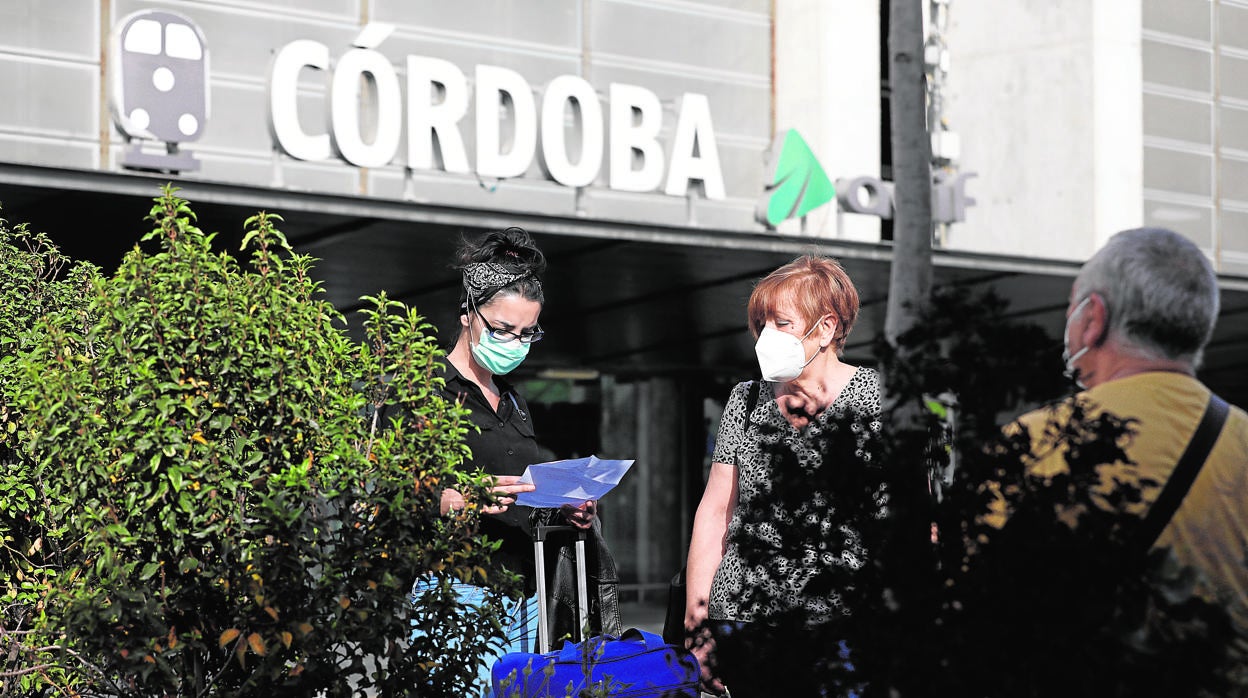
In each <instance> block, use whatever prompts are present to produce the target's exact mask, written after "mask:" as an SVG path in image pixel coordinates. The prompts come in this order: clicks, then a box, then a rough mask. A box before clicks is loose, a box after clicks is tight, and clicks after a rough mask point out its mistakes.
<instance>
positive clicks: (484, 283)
mask: <svg viewBox="0 0 1248 698" xmlns="http://www.w3.org/2000/svg"><path fill="white" fill-rule="evenodd" d="M529 278H531V279H533V281H534V282H536V283H538V284H539V285H540V284H541V282H540V281H538V279H537V277H536V276H533V272H531V271H529V270H527V269H517V268H515V267H511V266H507V265H504V264H498V263H496V262H473V263H471V264H469V265H467V266H465V267H464V291H466V292H467V293H468V300H470V301H472V303H473V304H474V305H476V304H479V303H481V301H484V300H486V299H488V298H489V297H490V296H493V295H494V294H495V293H497V292H498V291H499V289H501V288H503V287H505V286H508V285H510V284H513V283H515V282H517V281H520V280H522V279H529Z"/></svg>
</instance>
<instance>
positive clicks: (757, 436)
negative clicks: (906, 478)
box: [685, 256, 883, 698]
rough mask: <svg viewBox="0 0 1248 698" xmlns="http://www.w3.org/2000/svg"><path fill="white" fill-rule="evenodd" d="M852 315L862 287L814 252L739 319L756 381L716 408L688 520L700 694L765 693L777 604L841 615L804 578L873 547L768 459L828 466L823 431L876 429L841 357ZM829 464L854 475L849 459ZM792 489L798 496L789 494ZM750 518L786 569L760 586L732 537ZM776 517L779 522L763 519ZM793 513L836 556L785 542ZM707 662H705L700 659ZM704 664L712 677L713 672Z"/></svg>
mask: <svg viewBox="0 0 1248 698" xmlns="http://www.w3.org/2000/svg"><path fill="white" fill-rule="evenodd" d="M857 315H858V292H857V290H855V289H854V285H853V283H852V282H851V281H850V279H849V276H848V275H847V274H846V273H845V270H844V269H842V268H841V266H840V265H839V264H837V263H836V262H835V261H834V260H831V259H826V258H822V257H811V256H807V257H800V258H798V259H796V260H794V261H793V262H790V263H789V264H786V265H785V266H783V267H781V268H779V269H777V270H776V271H774V272H772V273H771V274H769V275H768V276H767V278H765V279H763V280H762V281H760V282H759V283H758V285H757V286H755V288H754V292H753V293H752V294H751V295H750V301H749V305H748V307H747V317H748V320H749V326H750V331H751V332H752V333H753V334H754V336H755V338H756V339H757V344H756V346H755V352H756V354H757V355H758V366H759V369H760V370H761V371H762V378H763V380H762V381H760V382H755V381H748V382H745V383H741V384H739V385H737V386H736V387H735V388H734V389H733V391H732V394H731V395H730V396H729V398H728V404H727V405H726V406H725V408H724V414H723V418H722V419H721V420H720V426H719V433H718V435H717V436H716V439H715V451H714V453H713V454H712V456H711V461H712V463H711V472H710V476H709V477H708V478H707V483H706V491H705V492H704V493H703V495H702V502H701V503H700V504H699V505H698V511H697V514H696V516H695V517H694V524H693V536H692V538H691V540H690V543H689V556H688V564H687V567H686V576H685V584H686V586H685V590H686V605H685V628H686V630H687V631H690V632H693V633H695V634H696V639H691V640H690V641H689V642H688V643H687V644H688V645H689V647H690V649H692V651H693V652H694V654H696V655H697V656H698V659H699V661H700V663H701V666H702V667H703V670H704V671H703V683H704V687H705V688H706V689H708V690H710V691H713V692H721V689H722V688H723V686H724V685H726V686H727V688H728V690H730V691H731V692H732V694H733V695H734V696H743V697H744V698H749V697H750V696H767V695H774V693H775V691H774V689H775V685H774V683H775V674H774V671H772V668H773V667H774V660H775V657H774V656H771V655H770V654H769V653H768V652H767V651H763V648H773V647H774V648H776V649H775V650H774V651H775V652H783V651H785V649H784V648H791V647H792V645H791V644H790V643H791V642H792V638H791V637H775V636H772V635H769V634H768V633H769V632H771V631H770V630H769V628H770V627H771V626H770V625H769V621H770V619H773V618H775V617H776V616H775V614H776V612H777V609H786V610H793V609H801V610H802V611H804V612H805V614H806V615H807V616H808V618H807V619H808V620H809V621H811V622H812V623H826V622H831V621H832V620H833V619H835V618H839V617H841V616H843V615H844V614H847V613H849V612H850V609H847V608H845V607H844V604H843V602H842V594H841V593H840V592H841V591H842V590H840V589H827V588H823V587H819V588H818V589H816V588H814V587H817V586H819V585H811V587H812V588H810V589H808V588H807V582H808V581H809V580H811V579H812V578H816V577H818V573H819V572H820V571H821V570H822V569H823V568H825V567H827V566H830V565H835V566H838V567H846V568H849V569H855V570H856V569H859V568H861V567H862V566H863V565H864V564H865V562H866V558H867V556H868V555H869V554H870V553H871V552H873V551H869V550H867V549H866V548H865V547H864V546H863V545H860V538H861V536H860V535H859V534H858V532H857V531H856V530H852V529H853V527H852V526H849V525H845V526H840V525H835V526H834V525H832V524H833V517H832V514H831V512H830V510H828V509H827V508H825V507H823V506H822V504H820V502H824V503H826V502H828V501H831V500H830V497H829V494H830V493H829V492H827V491H818V487H815V486H812V484H811V482H810V481H809V480H805V479H802V478H793V477H791V476H790V477H788V478H784V477H780V476H779V475H777V473H778V471H779V468H780V467H781V466H779V465H773V461H772V458H773V454H774V453H775V452H776V447H775V446H776V444H783V445H784V448H785V449H789V450H790V451H789V452H787V455H786V457H792V458H794V459H795V461H793V462H798V463H801V464H802V465H803V468H808V469H809V470H804V471H803V472H814V471H816V470H818V469H820V468H824V467H825V463H824V457H825V455H827V454H828V453H830V451H827V450H825V448H826V446H827V444H828V443H829V440H830V438H832V437H828V436H827V434H829V433H832V432H834V431H835V432H836V433H837V434H845V435H846V438H852V439H856V440H858V441H857V444H856V445H857V446H858V448H861V446H862V444H864V443H865V439H866V438H869V437H870V435H871V434H875V433H878V431H879V428H880V425H879V420H878V417H879V410H880V389H879V378H878V375H877V374H876V372H875V371H873V370H871V369H869V368H858V367H856V366H851V365H849V364H847V363H844V362H842V361H841V359H840V352H841V350H842V349H843V348H844V346H845V339H846V337H847V336H848V334H849V331H850V329H851V328H852V327H853V324H854V320H855V319H856V317H857ZM750 405H753V407H752V408H751V407H750ZM841 418H849V419H850V420H852V422H851V425H850V428H847V429H837V428H834V427H838V426H839V425H837V424H835V423H834V420H839V419H841ZM859 418H860V419H859ZM864 427H865V428H864ZM820 434H822V436H820ZM859 439H861V440H859ZM850 450H851V452H852V449H850ZM826 467H827V468H852V467H855V462H853V461H851V462H844V463H842V462H837V463H827V464H826ZM824 472H827V471H826V470H825V471H824ZM793 487H801V488H802V489H801V491H798V492H794V491H792V488H793ZM843 496H870V495H860V494H851V493H848V492H846V493H843ZM882 501H883V500H882V499H881V498H876V499H875V500H874V502H873V504H875V505H877V506H882V505H881V502H882ZM759 511H763V512H768V516H769V517H773V516H774V518H769V519H768V520H767V521H766V522H764V523H763V524H762V525H763V527H764V528H767V530H768V531H772V532H774V533H775V535H774V536H772V537H770V538H768V539H767V545H766V546H762V547H766V548H767V550H768V551H771V552H774V554H775V555H777V556H780V557H782V558H784V559H783V563H784V564H777V565H771V566H766V567H765V569H769V570H772V571H771V572H769V573H767V574H764V575H763V576H764V577H765V578H763V579H760V577H759V575H760V572H759V571H758V570H759V569H764V567H760V566H758V564H757V558H756V556H757V555H758V553H757V551H753V550H752V549H751V547H750V546H751V544H750V543H749V542H748V536H746V537H745V538H742V536H741V535H730V534H729V531H734V532H737V533H740V532H741V531H743V530H745V528H746V527H747V526H753V524H752V523H747V522H749V521H750V520H751V519H750V516H751V514H750V512H759ZM776 511H780V512H781V513H780V514H774V515H773V514H772V513H771V512H776ZM799 512H800V513H801V515H802V516H803V517H810V516H813V517H815V519H816V520H815V521H813V522H812V521H810V520H809V518H804V519H803V521H804V522H805V523H804V524H803V525H807V524H809V525H813V526H818V527H819V529H820V530H823V528H824V527H826V528H827V530H828V531H829V534H828V540H829V541H830V545H833V546H839V547H841V548H843V550H844V554H842V555H837V556H829V555H825V554H823V552H826V551H821V550H813V549H810V548H808V547H803V545H804V544H803V543H802V542H801V541H800V540H796V539H795V538H793V537H786V536H785V534H784V532H783V531H784V530H785V527H784V525H783V522H784V521H792V520H794V519H795V516H796V514H797V513H799ZM777 522H779V523H777ZM760 530H761V529H760ZM767 535H770V534H767ZM799 538H800V536H799ZM743 540H745V541H746V542H745V543H742V541H743ZM790 544H791V545H790ZM751 556H755V557H751ZM833 558H834V559H833ZM847 651H848V650H845V649H844V648H842V652H847ZM711 654H714V655H715V661H707V660H708V655H711ZM842 656H845V655H842ZM850 661H852V658H850ZM708 667H714V669H715V671H716V672H717V673H716V674H714V675H712V674H711V671H710V669H708ZM797 693H801V694H802V695H808V694H810V695H813V694H814V693H816V692H804V691H796V692H795V694H797Z"/></svg>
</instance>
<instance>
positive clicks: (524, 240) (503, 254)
mask: <svg viewBox="0 0 1248 698" xmlns="http://www.w3.org/2000/svg"><path fill="white" fill-rule="evenodd" d="M456 258H457V260H458V264H457V265H456V268H458V269H463V268H464V267H465V266H467V265H469V264H471V263H473V262H494V263H496V264H505V265H507V266H510V267H514V268H516V269H517V270H524V271H528V272H529V273H531V274H532V275H533V276H537V277H540V276H541V275H542V274H543V273H544V272H545V271H546V256H545V255H543V254H542V251H541V250H539V249H537V245H536V244H534V243H533V238H532V236H530V235H529V233H528V231H527V230H525V229H524V228H517V227H514V226H513V227H511V228H506V229H504V230H498V231H495V232H492V233H489V234H488V235H486V236H485V237H483V238H480V239H478V240H475V241H474V240H464V243H463V244H462V245H461V246H460V248H459V254H458V255H457V256H456Z"/></svg>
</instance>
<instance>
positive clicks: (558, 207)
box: [0, 0, 771, 232]
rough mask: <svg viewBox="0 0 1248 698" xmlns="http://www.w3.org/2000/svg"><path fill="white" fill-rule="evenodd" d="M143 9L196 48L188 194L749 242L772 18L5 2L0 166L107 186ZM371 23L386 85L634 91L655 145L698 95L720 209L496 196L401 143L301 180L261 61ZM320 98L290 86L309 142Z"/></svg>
mask: <svg viewBox="0 0 1248 698" xmlns="http://www.w3.org/2000/svg"><path fill="white" fill-rule="evenodd" d="M142 9H163V10H168V11H172V12H177V13H180V14H183V15H185V16H186V17H188V18H189V19H191V20H192V21H193V22H194V23H195V24H196V25H198V26H199V27H200V28H201V29H202V31H203V33H204V35H205V38H206V42H207V44H208V51H209V56H210V65H209V76H208V78H209V85H210V90H211V96H210V102H211V107H210V116H209V118H208V120H207V122H206V124H205V128H204V134H203V137H202V138H201V139H200V140H199V141H197V142H194V143H190V144H187V145H186V146H185V148H186V150H189V151H193V152H194V154H195V156H196V158H197V159H198V160H199V161H200V162H201V165H202V166H201V170H200V171H199V172H197V173H188V174H184V175H183V176H184V177H185V178H186V179H202V180H210V181H220V182H228V183H231V184H239V185H246V186H256V187H261V188H280V189H292V190H300V191H310V192H314V193H327V194H338V195H343V194H346V195H362V196H367V197H376V198H383V199H390V200H399V201H402V200H411V201H419V202H423V203H436V204H448V205H453V206H463V207H472V208H484V209H495V210H503V211H508V210H514V211H522V212H525V213H536V214H549V215H558V216H580V217H587V218H591V219H605V220H620V221H626V222H642V223H652V224H664V225H674V226H686V227H693V228H699V227H702V228H717V229H727V230H739V231H748V232H759V231H761V230H762V228H761V226H759V225H758V224H757V223H756V222H755V221H754V215H753V214H754V207H755V204H756V201H757V198H758V196H759V194H760V192H761V188H762V179H763V172H762V169H763V155H762V154H763V151H764V150H765V149H766V146H767V144H768V142H769V139H770V135H771V132H770V95H771V77H770V70H771V63H770V58H771V51H770V36H771V17H770V2H769V0H733V1H732V2H716V1H711V0H645V1H644V2H636V1H633V0H471V1H469V2H444V1H442V0H315V1H312V2H302V1H296V0H256V1H255V2H246V3H242V2H237V1H236V0H195V1H190V0H160V1H152V0H58V1H57V2H46V1H44V0H5V1H4V2H2V3H0V85H4V86H5V88H6V90H7V91H8V92H9V93H10V94H11V95H20V96H21V98H20V99H6V100H3V102H2V103H0V162H8V163H18V164H31V165H40V166H54V167H70V168H79V169H97V170H105V171H112V172H120V171H121V169H120V167H119V165H118V163H119V162H120V161H121V157H122V151H123V148H124V147H125V143H124V140H123V137H122V135H121V134H120V133H119V132H118V130H117V129H115V128H113V126H112V125H111V123H110V119H109V115H108V106H107V94H108V79H107V77H106V73H107V71H108V65H107V62H108V58H107V56H108V46H109V38H108V37H109V33H110V31H111V30H112V28H113V27H114V26H115V25H116V23H117V22H118V21H119V20H121V19H122V18H123V17H125V16H127V15H128V14H130V13H131V12H134V11H137V10H142ZM368 22H385V23H389V24H393V25H394V26H395V28H396V30H395V32H394V33H393V34H392V35H391V36H390V37H389V38H387V39H386V40H385V41H384V42H383V43H382V44H381V45H380V46H379V47H377V50H378V51H380V52H381V53H382V54H383V55H384V56H385V57H386V58H387V59H388V60H389V62H390V63H391V64H392V65H393V66H395V68H396V71H397V73H398V75H399V78H400V81H402V80H403V79H404V75H405V59H406V56H408V55H421V56H430V57H436V58H441V59H445V60H447V61H450V62H451V63H453V64H455V65H456V66H457V67H459V68H460V69H461V70H462V71H463V72H464V73H465V74H466V75H467V76H468V78H469V80H471V78H472V75H473V69H474V66H475V65H478V64H486V65H494V66H501V67H505V68H510V69H512V70H514V71H516V72H518V73H520V74H521V75H522V76H523V77H524V78H525V80H526V81H527V82H528V83H529V85H530V86H531V87H532V89H533V91H534V92H535V96H536V97H537V98H538V100H539V103H540V96H541V90H542V88H543V87H544V86H545V84H546V83H547V82H548V81H549V80H550V79H551V78H553V77H555V76H557V75H575V76H579V77H582V78H584V79H585V80H587V81H588V82H589V83H590V84H591V85H592V87H593V88H594V89H595V91H596V92H597V94H598V96H599V99H600V101H601V102H602V104H603V106H604V110H605V107H606V95H607V89H608V85H609V84H611V83H613V82H622V83H630V84H634V85H638V86H641V87H644V88H646V89H648V90H649V91H651V92H653V93H654V94H655V95H656V96H657V97H658V99H659V100H660V102H661V104H662V106H663V119H662V123H663V125H662V129H661V130H660V134H659V140H660V141H661V142H665V141H667V140H669V139H670V138H671V136H672V134H673V132H674V131H675V125H676V120H677V114H678V110H677V102H678V101H679V99H680V97H681V96H682V95H683V94H684V93H686V92H692V93H698V94H703V95H706V97H707V99H708V100H709V103H710V111H711V116H712V120H713V123H714V132H715V133H714V135H715V137H716V141H717V144H718V149H717V150H718V154H719V159H720V162H721V166H722V171H723V174H724V186H725V190H726V198H725V199H724V200H722V201H709V200H707V199H705V198H703V197H702V196H701V195H700V194H694V195H691V196H688V197H678V196H667V195H665V194H663V193H662V192H641V193H631V192H620V191H615V190H612V189H610V188H608V187H607V186H606V184H605V181H604V180H605V176H606V169H607V168H606V165H605V163H604V166H603V168H602V170H601V173H602V174H601V176H600V177H599V179H598V180H597V181H595V182H594V183H593V184H591V185H590V186H588V187H583V188H581V189H579V190H578V189H574V188H570V187H566V186H563V185H560V184H557V183H555V182H552V181H549V180H547V179H546V178H545V177H544V176H543V175H542V172H541V170H540V167H539V166H538V164H537V158H534V162H533V166H532V167H530V169H529V171H528V172H527V173H526V174H525V175H524V176H522V177H517V178H511V179H504V180H486V181H482V180H480V179H479V178H478V177H476V176H475V175H473V174H465V175H454V174H447V173H445V172H440V171H428V170H419V171H409V170H407V169H406V167H405V157H404V155H405V153H406V135H404V139H403V142H402V143H400V146H399V150H398V153H399V156H398V157H396V158H395V160H394V161H392V162H390V163H389V164H387V165H385V166H382V167H375V168H368V169H362V168H358V167H354V166H352V165H349V164H347V163H345V162H343V161H342V160H338V159H336V158H335V159H330V160H325V161H320V162H306V161H299V160H294V159H291V158H289V157H287V156H285V155H281V154H278V153H276V152H275V150H274V143H273V139H272V138H271V137H270V134H269V131H268V123H267V114H268V111H267V87H268V85H267V71H268V67H269V62H270V59H271V57H272V55H273V54H274V52H275V51H276V50H277V49H278V48H280V47H282V46H284V45H286V44H287V43H289V42H291V41H293V40H296V39H310V40H315V41H318V42H321V43H323V44H325V45H326V46H328V47H329V50H330V57H331V61H336V60H337V59H338V58H339V57H340V56H341V55H342V54H343V53H345V52H346V51H347V50H348V49H349V48H350V46H351V42H352V40H353V39H354V38H355V37H356V35H357V34H358V33H359V31H360V29H361V27H363V26H365V25H366V24H367V23H368ZM327 72H328V71H327ZM326 93H327V88H326V75H325V73H319V72H318V71H313V70H307V69H305V70H303V71H301V73H300V88H299V101H300V121H301V123H303V125H304V127H305V130H307V131H310V132H315V131H323V129H324V126H323V124H324V123H325V120H326V112H327V97H326ZM364 109H365V111H366V110H367V107H365V108H364ZM474 116H475V110H474V109H473V108H472V107H470V109H469V112H468V114H467V115H466V116H465V118H464V120H463V121H462V122H461V129H460V130H461V132H462V133H464V136H465V140H466V141H467V143H466V145H467V148H468V149H469V153H470V154H471V153H472V152H473V149H474V146H475V143H473V141H472V135H473V132H474V129H473V128H472V123H473V119H474ZM504 118H505V117H504ZM569 122H570V120H569ZM504 128H506V127H504ZM669 148H670V146H669ZM669 162H670V158H669ZM692 189H694V190H696V189H697V187H694V188H692Z"/></svg>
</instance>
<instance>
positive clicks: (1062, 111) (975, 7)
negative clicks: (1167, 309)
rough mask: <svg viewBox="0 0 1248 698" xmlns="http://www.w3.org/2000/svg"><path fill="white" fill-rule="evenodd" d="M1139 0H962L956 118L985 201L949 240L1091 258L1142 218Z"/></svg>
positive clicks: (955, 18) (954, 51)
mask: <svg viewBox="0 0 1248 698" xmlns="http://www.w3.org/2000/svg"><path fill="white" fill-rule="evenodd" d="M1139 26H1140V6H1139V2H1138V0H1092V1H1091V2H1089V0H1052V1H1050V2H1042V3H1041V2H1026V3H1023V2H1000V0H955V1H954V2H953V3H952V12H951V15H950V23H949V34H948V46H949V50H950V58H951V68H950V78H949V100H948V111H947V115H948V120H949V123H950V125H951V127H952V128H953V129H954V130H955V131H957V132H958V133H959V134H961V137H962V158H961V164H962V168H963V169H964V170H967V171H975V172H978V173H979V178H978V179H975V180H972V182H971V184H970V186H969V190H970V193H971V195H972V196H973V197H974V198H975V199H976V202H977V203H976V206H975V207H973V208H971V209H970V210H969V212H968V220H967V221H966V222H965V223H962V224H958V225H955V226H953V228H952V230H951V233H950V235H949V247H951V248H954V249H964V250H975V251H982V252H997V253H1003V254H1014V255H1024V256H1034V257H1046V258H1065V259H1084V258H1086V257H1088V256H1089V255H1090V254H1091V253H1092V252H1093V251H1094V250H1095V249H1096V248H1097V247H1098V246H1099V244H1100V243H1101V242H1102V241H1103V240H1104V238H1105V237H1106V236H1107V235H1108V234H1109V233H1112V232H1113V231H1116V230H1119V229H1122V228H1126V227H1131V226H1135V225H1139V224H1140V223H1141V222H1142V210H1141V209H1142V206H1141V200H1142V158H1141V152H1142V138H1143V136H1142V118H1141V112H1140V108H1139V104H1140V101H1141V97H1140V94H1141V78H1140V45H1139Z"/></svg>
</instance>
